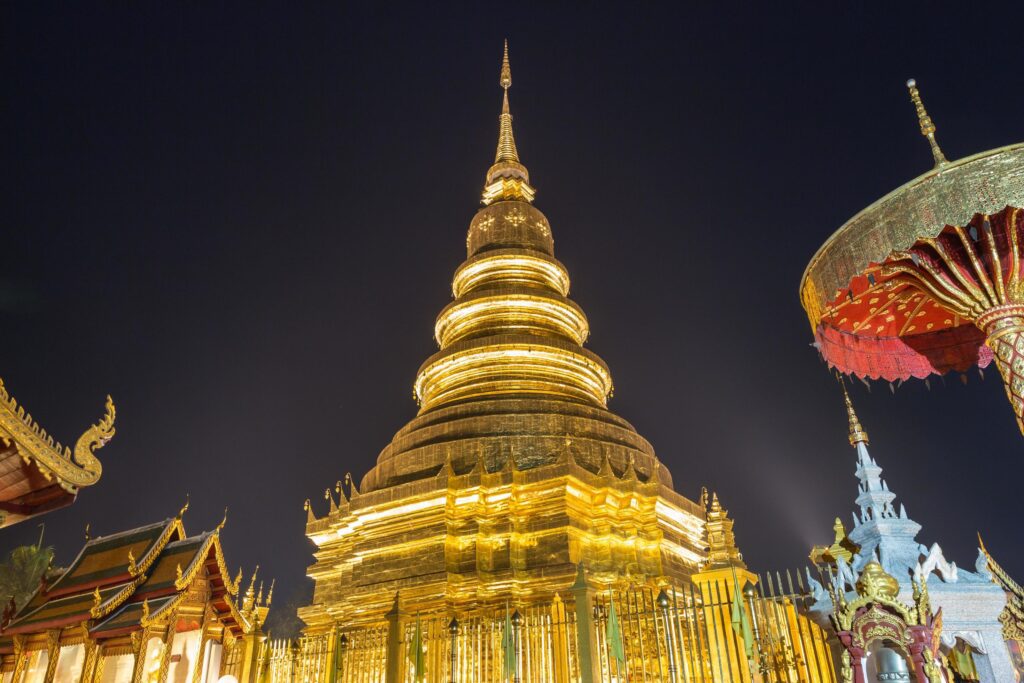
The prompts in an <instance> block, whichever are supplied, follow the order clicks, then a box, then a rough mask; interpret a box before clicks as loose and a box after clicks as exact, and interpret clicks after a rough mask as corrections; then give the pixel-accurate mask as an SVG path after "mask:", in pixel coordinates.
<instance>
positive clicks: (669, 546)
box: [661, 540, 705, 567]
mask: <svg viewBox="0 0 1024 683" xmlns="http://www.w3.org/2000/svg"><path fill="white" fill-rule="evenodd" d="M661 549H662V550H667V551H668V552H670V553H672V554H673V555H676V556H678V557H681V558H683V559H684V560H688V561H689V562H690V563H691V564H694V565H697V566H698V567H699V566H700V564H701V563H702V562H703V561H704V559H705V558H704V557H703V556H701V555H698V554H697V553H695V552H693V551H692V550H690V549H689V548H684V547H683V546H681V545H676V544H675V543H672V542H671V541H667V540H663V541H662V542H661Z"/></svg>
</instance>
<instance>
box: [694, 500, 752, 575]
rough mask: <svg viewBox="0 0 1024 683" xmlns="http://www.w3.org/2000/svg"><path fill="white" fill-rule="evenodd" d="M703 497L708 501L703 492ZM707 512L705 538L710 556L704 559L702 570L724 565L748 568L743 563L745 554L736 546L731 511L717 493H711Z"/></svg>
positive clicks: (719, 567)
mask: <svg viewBox="0 0 1024 683" xmlns="http://www.w3.org/2000/svg"><path fill="white" fill-rule="evenodd" d="M702 497H703V500H704V502H706V501H707V494H706V493H705V494H703V496H702ZM706 514H707V522H706V524H705V526H704V534H705V536H704V539H705V541H706V542H707V553H708V556H707V559H706V560H705V561H704V566H703V568H702V571H706V570H708V569H722V568H724V567H737V568H740V569H746V568H747V565H745V564H744V563H743V555H742V554H741V553H740V551H739V548H737V547H736V535H735V534H734V533H733V530H732V527H733V524H734V522H733V521H732V520H731V519H729V511H728V510H726V509H725V508H723V507H722V504H721V503H719V502H718V494H717V493H712V494H711V507H710V509H708V511H707V513H706Z"/></svg>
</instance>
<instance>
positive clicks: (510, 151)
mask: <svg viewBox="0 0 1024 683" xmlns="http://www.w3.org/2000/svg"><path fill="white" fill-rule="evenodd" d="M499 83H500V84H501V87H502V89H503V90H504V91H505V92H504V95H503V97H502V102H501V116H499V117H498V123H499V128H498V151H497V152H496V153H495V155H494V162H495V163H497V162H499V161H515V162H518V161H519V152H517V151H516V139H515V137H513V135H512V114H511V113H510V112H509V110H508V89H509V88H511V87H512V67H511V66H509V63H508V40H506V41H505V54H504V56H503V57H502V58H501V79H500V81H499Z"/></svg>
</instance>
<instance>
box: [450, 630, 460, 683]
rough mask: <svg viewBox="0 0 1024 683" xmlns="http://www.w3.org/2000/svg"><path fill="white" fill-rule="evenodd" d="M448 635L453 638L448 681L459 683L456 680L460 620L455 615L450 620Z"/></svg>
mask: <svg viewBox="0 0 1024 683" xmlns="http://www.w3.org/2000/svg"><path fill="white" fill-rule="evenodd" d="M448 637H449V639H450V640H451V652H450V653H449V657H448V669H449V671H448V682H449V683H458V681H456V680H455V670H456V668H457V667H458V664H459V656H458V655H459V620H458V619H456V618H455V617H452V620H451V621H449V622H448Z"/></svg>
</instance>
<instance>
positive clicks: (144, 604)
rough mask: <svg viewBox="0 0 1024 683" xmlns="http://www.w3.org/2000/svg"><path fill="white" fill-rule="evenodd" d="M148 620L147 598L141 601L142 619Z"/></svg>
mask: <svg viewBox="0 0 1024 683" xmlns="http://www.w3.org/2000/svg"><path fill="white" fill-rule="evenodd" d="M148 620H149V598H146V599H144V600H143V601H142V621H148Z"/></svg>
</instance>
